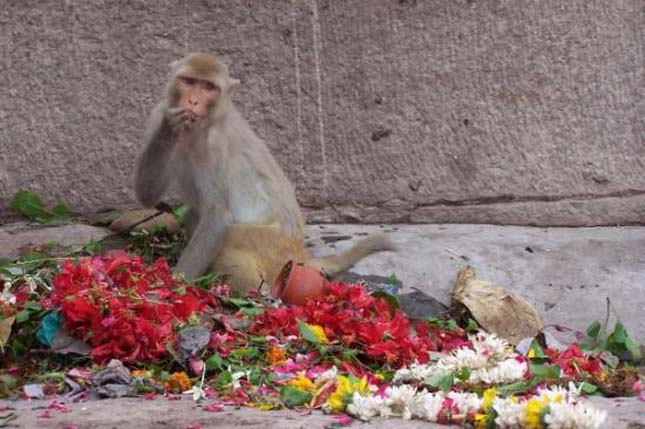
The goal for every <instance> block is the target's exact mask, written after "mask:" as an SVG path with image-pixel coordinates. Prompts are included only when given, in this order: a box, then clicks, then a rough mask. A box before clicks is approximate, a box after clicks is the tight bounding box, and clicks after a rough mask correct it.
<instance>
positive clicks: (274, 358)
mask: <svg viewBox="0 0 645 429" xmlns="http://www.w3.org/2000/svg"><path fill="white" fill-rule="evenodd" d="M267 360H268V361H269V365H271V366H275V365H280V364H281V363H284V361H286V360H287V353H286V352H285V351H284V349H283V348H281V347H271V348H270V349H269V351H268V352H267Z"/></svg>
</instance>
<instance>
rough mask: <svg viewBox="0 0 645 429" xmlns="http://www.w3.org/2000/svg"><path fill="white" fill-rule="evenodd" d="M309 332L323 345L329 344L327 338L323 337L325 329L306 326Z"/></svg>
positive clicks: (317, 326) (316, 326)
mask: <svg viewBox="0 0 645 429" xmlns="http://www.w3.org/2000/svg"><path fill="white" fill-rule="evenodd" d="M307 326H308V327H309V329H311V332H312V333H313V334H314V335H315V336H316V337H317V338H318V340H319V341H320V342H321V343H323V344H328V343H329V338H327V335H325V329H324V328H323V327H322V326H320V325H310V324H307Z"/></svg>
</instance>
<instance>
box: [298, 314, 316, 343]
mask: <svg viewBox="0 0 645 429" xmlns="http://www.w3.org/2000/svg"><path fill="white" fill-rule="evenodd" d="M296 322H297V323H298V331H300V336H301V337H302V338H304V339H305V340H307V341H309V342H310V343H314V344H321V341H320V338H318V337H317V336H316V334H314V332H313V331H312V330H311V328H309V326H307V324H306V323H305V322H303V321H302V320H300V319H296Z"/></svg>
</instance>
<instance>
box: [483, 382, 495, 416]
mask: <svg viewBox="0 0 645 429" xmlns="http://www.w3.org/2000/svg"><path fill="white" fill-rule="evenodd" d="M495 398H497V390H496V389H495V388H494V387H491V388H490V389H486V390H485V391H484V398H483V400H482V408H483V409H484V411H485V412H486V413H489V412H490V409H491V407H492V406H493V402H494V401H495Z"/></svg>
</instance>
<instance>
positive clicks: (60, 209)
mask: <svg viewBox="0 0 645 429" xmlns="http://www.w3.org/2000/svg"><path fill="white" fill-rule="evenodd" d="M51 213H52V214H53V215H54V217H57V218H58V219H67V218H69V209H68V208H67V207H66V206H64V205H63V204H57V205H55V206H54V207H52V209H51Z"/></svg>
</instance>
